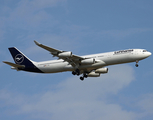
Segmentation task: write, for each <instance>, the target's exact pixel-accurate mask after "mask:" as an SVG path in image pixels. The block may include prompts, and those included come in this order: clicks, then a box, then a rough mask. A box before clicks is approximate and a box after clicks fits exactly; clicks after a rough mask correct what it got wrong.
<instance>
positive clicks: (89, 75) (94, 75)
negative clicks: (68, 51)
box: [88, 72, 100, 77]
mask: <svg viewBox="0 0 153 120" xmlns="http://www.w3.org/2000/svg"><path fill="white" fill-rule="evenodd" d="M88 77H100V73H95V72H90V73H89V74H88Z"/></svg>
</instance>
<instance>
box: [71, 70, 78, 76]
mask: <svg viewBox="0 0 153 120" xmlns="http://www.w3.org/2000/svg"><path fill="white" fill-rule="evenodd" d="M72 74H73V75H80V70H79V69H76V70H75V71H73V72H72Z"/></svg>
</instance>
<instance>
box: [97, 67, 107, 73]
mask: <svg viewBox="0 0 153 120" xmlns="http://www.w3.org/2000/svg"><path fill="white" fill-rule="evenodd" d="M95 73H108V68H99V69H96V70H95Z"/></svg>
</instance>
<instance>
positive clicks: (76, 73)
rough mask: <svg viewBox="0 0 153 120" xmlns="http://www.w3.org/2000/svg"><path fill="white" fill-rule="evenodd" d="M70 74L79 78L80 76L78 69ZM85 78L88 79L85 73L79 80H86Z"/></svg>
mask: <svg viewBox="0 0 153 120" xmlns="http://www.w3.org/2000/svg"><path fill="white" fill-rule="evenodd" d="M72 74H73V75H78V76H79V75H80V70H79V69H76V70H75V71H72ZM87 77H88V75H87V73H84V74H83V76H81V77H80V80H82V81H83V80H84V78H87Z"/></svg>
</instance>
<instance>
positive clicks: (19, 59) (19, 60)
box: [15, 54, 24, 64]
mask: <svg viewBox="0 0 153 120" xmlns="http://www.w3.org/2000/svg"><path fill="white" fill-rule="evenodd" d="M23 60H24V56H23V55H21V54H17V55H16V56H15V62H16V63H18V64H20V63H22V62H23Z"/></svg>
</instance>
